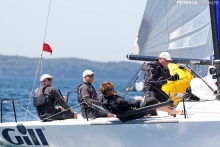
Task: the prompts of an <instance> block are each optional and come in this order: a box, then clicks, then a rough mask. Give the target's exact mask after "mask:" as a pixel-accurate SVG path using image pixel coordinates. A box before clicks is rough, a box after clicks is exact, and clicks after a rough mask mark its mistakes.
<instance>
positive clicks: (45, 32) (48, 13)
mask: <svg viewBox="0 0 220 147" xmlns="http://www.w3.org/2000/svg"><path fill="white" fill-rule="evenodd" d="M50 5H51V0H50V3H49V9H48V12H47V21H46V27H45V31H44V40H43V43H44V41H45V37H46V34H47V24H48V19H49V15H50Z"/></svg>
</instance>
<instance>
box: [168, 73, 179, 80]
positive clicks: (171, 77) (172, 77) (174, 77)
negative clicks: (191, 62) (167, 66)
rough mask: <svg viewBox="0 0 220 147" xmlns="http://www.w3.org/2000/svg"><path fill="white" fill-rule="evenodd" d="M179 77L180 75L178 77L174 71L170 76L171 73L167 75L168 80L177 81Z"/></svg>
mask: <svg viewBox="0 0 220 147" xmlns="http://www.w3.org/2000/svg"><path fill="white" fill-rule="evenodd" d="M179 79H180V77H179V75H178V74H177V73H175V74H174V75H172V76H171V75H170V76H169V81H177V80H179Z"/></svg>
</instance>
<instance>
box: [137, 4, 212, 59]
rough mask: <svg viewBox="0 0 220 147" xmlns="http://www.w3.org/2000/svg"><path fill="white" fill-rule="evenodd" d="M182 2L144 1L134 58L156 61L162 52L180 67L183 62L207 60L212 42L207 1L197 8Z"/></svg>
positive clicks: (210, 53)
mask: <svg viewBox="0 0 220 147" xmlns="http://www.w3.org/2000/svg"><path fill="white" fill-rule="evenodd" d="M181 2H182V1H176V0H161V1H159V0H158V1H151V0H149V1H147V5H146V9H145V12H144V16H143V19H142V22H141V26H140V30H139V32H138V36H137V38H138V40H137V43H136V45H135V46H134V51H133V54H134V57H135V55H137V56H152V58H156V57H157V56H158V55H159V54H160V53H161V52H162V51H167V52H169V53H170V54H171V56H172V57H173V58H177V59H179V62H180V63H181V60H182V59H184V60H187V59H188V60H190V59H198V60H201V59H205V60H210V55H212V53H213V40H212V32H211V31H212V29H211V22H210V10H209V5H208V4H209V1H208V0H197V4H182V3H181ZM183 2H184V1H183ZM185 2H190V1H185ZM205 2H206V4H205ZM137 51H139V52H138V53H137ZM134 60H135V59H134ZM143 60H144V59H143Z"/></svg>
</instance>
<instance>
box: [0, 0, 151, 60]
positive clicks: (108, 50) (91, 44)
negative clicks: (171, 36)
mask: <svg viewBox="0 0 220 147" xmlns="http://www.w3.org/2000/svg"><path fill="white" fill-rule="evenodd" d="M146 2H147V0H51V5H50V11H49V17H48V23H47V27H46V22H47V16H48V10H49V4H50V0H1V1H0V22H1V24H0V55H18V56H25V57H40V56H41V53H42V45H43V41H45V42H46V43H48V44H50V46H51V48H52V50H53V54H52V55H50V53H47V52H43V57H44V58H63V57H65V58H69V57H75V58H81V59H88V60H92V61H101V62H109V61H116V62H118V61H128V59H127V58H126V55H127V54H130V53H131V52H132V49H133V46H134V43H135V39H136V36H137V33H138V30H139V27H140V24H141V20H142V16H143V13H144V9H145V6H146ZM46 28H47V29H46ZM45 32H46V33H45Z"/></svg>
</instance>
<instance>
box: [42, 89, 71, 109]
mask: <svg viewBox="0 0 220 147" xmlns="http://www.w3.org/2000/svg"><path fill="white" fill-rule="evenodd" d="M46 90H48V91H49V93H50V94H51V95H52V97H53V98H54V99H55V103H57V104H59V105H60V106H62V107H63V108H65V109H69V108H70V106H69V105H68V104H67V103H66V102H65V101H64V100H63V98H62V96H61V95H60V93H59V92H58V91H57V90H56V89H55V88H53V87H48V88H47V89H46Z"/></svg>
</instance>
